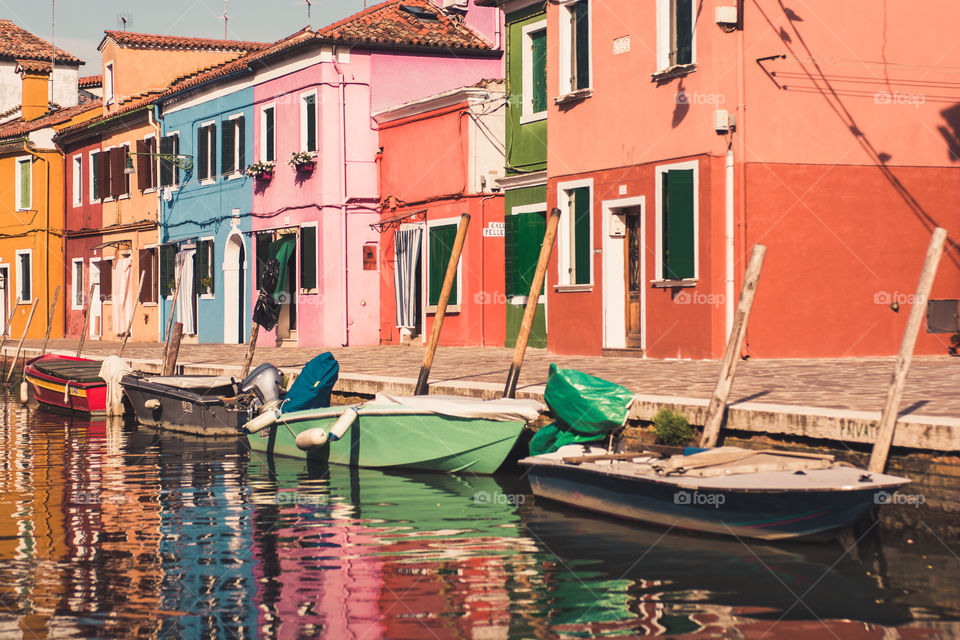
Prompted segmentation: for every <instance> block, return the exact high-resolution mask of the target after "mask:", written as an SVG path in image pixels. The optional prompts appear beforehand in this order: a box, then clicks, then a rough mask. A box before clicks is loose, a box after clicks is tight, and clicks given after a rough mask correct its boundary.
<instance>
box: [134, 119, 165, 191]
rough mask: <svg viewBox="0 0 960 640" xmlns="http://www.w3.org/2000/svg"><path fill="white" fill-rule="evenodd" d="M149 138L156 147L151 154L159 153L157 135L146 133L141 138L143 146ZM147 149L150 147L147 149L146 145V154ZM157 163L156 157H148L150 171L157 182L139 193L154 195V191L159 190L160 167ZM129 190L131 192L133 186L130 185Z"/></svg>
mask: <svg viewBox="0 0 960 640" xmlns="http://www.w3.org/2000/svg"><path fill="white" fill-rule="evenodd" d="M151 138H152V139H153V140H156V145H157V147H156V149H154V151H153V152H154V153H160V140H159V139H157V134H155V133H148V134H147V135H145V136H143V142H144V144H146V143H147V141H148V140H150V139H151ZM149 148H150V147H149V145H148V146H147V149H148V151H147V153H149ZM158 161H159V158H157V157H156V156H151V157H150V164H151V165H152V167H153V168H152V169H151V171H153V176H154V177H155V178H156V182H157V184H156V186H153V187H147V188H146V189H144V190H143V191H142V192H141V193H154V192H156V190H157V189H158V188H159V186H160V166H159V164H158ZM130 190H131V191H132V190H133V185H130Z"/></svg>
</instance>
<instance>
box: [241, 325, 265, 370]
mask: <svg viewBox="0 0 960 640" xmlns="http://www.w3.org/2000/svg"><path fill="white" fill-rule="evenodd" d="M259 335H260V325H259V324H258V323H256V322H254V323H253V328H252V329H250V339H249V340H247V355H245V356H244V357H243V367H242V368H241V369H240V380H244V379H245V378H246V377H247V375H248V374H249V373H250V365H251V364H252V363H253V352H254V351H256V350H257V336H259Z"/></svg>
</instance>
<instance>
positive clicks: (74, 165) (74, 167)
mask: <svg viewBox="0 0 960 640" xmlns="http://www.w3.org/2000/svg"><path fill="white" fill-rule="evenodd" d="M70 168H71V171H72V172H73V206H74V207H79V206H82V205H83V154H82V153H78V154H76V155H74V156H73V157H72V159H71V162H70Z"/></svg>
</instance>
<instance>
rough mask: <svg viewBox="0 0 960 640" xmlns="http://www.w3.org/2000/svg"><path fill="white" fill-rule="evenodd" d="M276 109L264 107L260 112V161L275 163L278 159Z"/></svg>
mask: <svg viewBox="0 0 960 640" xmlns="http://www.w3.org/2000/svg"><path fill="white" fill-rule="evenodd" d="M273 117H274V107H264V108H263V110H262V111H261V112H260V160H262V161H263V162H275V161H276V159H277V154H276V149H275V148H274V146H275V140H274V126H273V124H274V122H273Z"/></svg>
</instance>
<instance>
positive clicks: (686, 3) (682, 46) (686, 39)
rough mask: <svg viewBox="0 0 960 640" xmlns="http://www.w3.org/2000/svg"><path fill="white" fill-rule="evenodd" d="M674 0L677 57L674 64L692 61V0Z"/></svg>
mask: <svg viewBox="0 0 960 640" xmlns="http://www.w3.org/2000/svg"><path fill="white" fill-rule="evenodd" d="M674 1H675V2H676V14H675V15H676V25H675V28H676V41H677V59H676V62H675V64H691V63H692V62H693V2H692V0H674Z"/></svg>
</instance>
